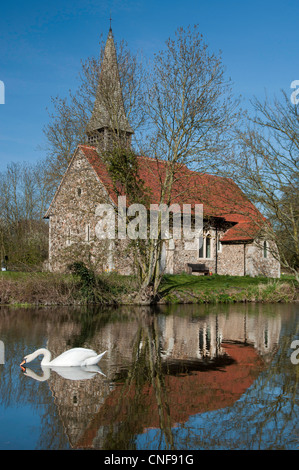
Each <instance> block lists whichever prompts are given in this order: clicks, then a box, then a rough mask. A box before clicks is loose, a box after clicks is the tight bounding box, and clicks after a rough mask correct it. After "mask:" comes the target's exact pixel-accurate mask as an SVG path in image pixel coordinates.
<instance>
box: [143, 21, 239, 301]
mask: <svg viewBox="0 0 299 470" xmlns="http://www.w3.org/2000/svg"><path fill="white" fill-rule="evenodd" d="M148 77H149V80H148V82H147V87H148V88H147V93H148V99H147V105H146V106H147V108H146V109H147V116H148V119H149V129H150V132H149V134H148V137H147V140H146V142H147V143H146V145H147V147H146V151H147V152H148V154H149V155H150V156H152V157H155V158H156V159H157V160H158V161H159V160H163V161H164V162H165V163H166V164H165V165H163V175H162V173H161V181H160V186H161V194H160V203H161V204H162V203H165V204H167V205H169V204H170V202H171V199H172V190H173V188H174V185H175V184H176V183H178V182H179V181H180V180H182V179H185V181H184V184H183V186H184V188H187V187H188V182H187V181H186V172H184V175H182V165H187V166H188V167H189V168H192V169H199V170H200V171H201V172H205V171H210V172H213V171H214V170H215V168H216V162H217V160H218V158H219V156H220V155H221V157H222V158H223V157H224V156H225V155H228V153H229V150H230V148H231V136H232V135H233V129H234V126H235V124H236V122H237V120H238V119H239V114H240V110H239V103H238V100H236V99H235V98H234V97H233V94H232V87H231V83H230V81H229V80H227V78H226V75H225V69H224V66H223V64H222V60H221V56H220V54H219V55H216V54H214V53H211V52H209V50H208V46H207V45H206V44H205V42H204V40H203V37H202V35H201V34H200V31H199V27H198V26H196V25H195V26H194V27H193V28H191V27H189V28H188V29H187V30H185V29H183V28H178V29H177V31H176V33H175V37H174V39H171V38H169V39H168V40H167V41H166V44H165V48H164V49H163V50H162V51H160V52H158V53H157V54H156V55H155V56H154V60H153V64H152V65H151V70H150V72H149V73H148ZM160 235H161V233H160V234H159V237H158V240H155V241H153V242H152V244H151V246H150V248H149V251H148V253H150V255H149V257H150V259H149V260H148V270H147V276H146V278H145V283H146V284H148V285H150V284H153V285H154V292H156V291H157V288H158V285H159V282H160V279H161V273H160V268H159V260H160V254H161V247H162V243H161V239H160Z"/></svg>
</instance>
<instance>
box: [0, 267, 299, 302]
mask: <svg viewBox="0 0 299 470" xmlns="http://www.w3.org/2000/svg"><path fill="white" fill-rule="evenodd" d="M137 289H138V287H137V283H136V280H135V279H134V277H133V276H120V275H118V274H115V273H111V274H103V275H101V276H97V277H96V278H93V279H92V282H91V280H90V278H87V279H86V278H84V277H82V276H81V277H80V276H75V275H72V274H68V275H62V274H54V273H21V272H16V273H14V272H1V273H0V305H21V306H26V305H45V306H46V305H83V304H86V303H88V302H94V303H99V304H100V303H102V304H130V303H133V302H134V300H133V299H134V296H135V294H136V292H137ZM298 292H299V290H298V283H297V282H296V281H295V279H294V278H293V277H292V276H284V277H282V278H281V279H268V278H264V277H256V278H251V277H247V276H246V277H237V276H218V275H213V276H191V275H188V274H181V275H165V276H164V277H163V279H162V282H161V285H160V290H159V302H161V303H224V302H225V303H229V302H294V301H297V300H298Z"/></svg>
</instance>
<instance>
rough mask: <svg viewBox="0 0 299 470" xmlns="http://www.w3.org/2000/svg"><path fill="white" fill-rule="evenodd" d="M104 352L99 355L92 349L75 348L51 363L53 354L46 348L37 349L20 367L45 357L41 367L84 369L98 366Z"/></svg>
mask: <svg viewBox="0 0 299 470" xmlns="http://www.w3.org/2000/svg"><path fill="white" fill-rule="evenodd" d="M106 352H107V351H104V352H103V353H101V354H97V353H96V352H95V351H93V350H92V349H85V348H74V349H69V350H68V351H65V352H64V353H62V354H60V356H58V357H56V358H55V359H53V361H51V353H50V351H49V350H48V349H46V348H41V349H37V350H36V351H34V352H33V353H32V354H28V356H25V357H24V359H23V362H21V364H20V366H21V367H22V368H23V366H24V364H27V363H28V362H31V361H33V360H34V359H35V358H36V357H38V356H40V355H43V356H44V357H43V359H42V361H41V366H46V367H47V366H49V367H52V366H56V367H84V366H92V365H95V364H97V363H98V362H99V361H100V360H101V358H102V357H103V356H104V354H106Z"/></svg>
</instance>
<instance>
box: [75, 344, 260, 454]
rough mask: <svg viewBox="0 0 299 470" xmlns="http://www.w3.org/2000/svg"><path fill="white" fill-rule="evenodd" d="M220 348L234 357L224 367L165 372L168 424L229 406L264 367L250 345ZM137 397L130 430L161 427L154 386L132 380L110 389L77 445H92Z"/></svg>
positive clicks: (127, 412) (120, 419)
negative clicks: (187, 371) (136, 410)
mask: <svg viewBox="0 0 299 470" xmlns="http://www.w3.org/2000/svg"><path fill="white" fill-rule="evenodd" d="M222 347H223V348H224V350H225V352H226V354H227V355H228V357H229V358H231V359H232V360H233V362H232V364H230V365H227V366H225V368H223V367H221V368H219V369H215V370H213V369H211V370H210V369H209V368H207V370H206V371H192V373H190V374H187V375H186V374H184V375H183V374H182V375H181V374H180V375H174V376H172V375H167V374H166V375H165V377H164V380H165V384H164V385H165V391H164V393H165V392H166V396H167V403H168V409H169V425H170V426H171V427H174V426H176V425H177V424H178V423H185V422H186V421H187V420H188V419H189V418H190V416H194V415H196V414H198V413H206V412H209V411H214V410H219V409H221V408H226V407H229V406H232V405H233V404H234V403H235V402H236V401H237V400H239V398H240V397H241V396H242V395H243V394H244V393H245V392H246V390H248V388H249V387H250V386H251V385H252V384H253V382H254V381H255V378H256V377H257V376H258V375H259V373H260V372H261V371H262V370H263V369H264V361H263V360H262V358H261V357H260V356H259V355H258V353H257V351H256V349H255V348H254V347H252V346H251V345H250V346H249V345H244V344H238V343H237V344H234V343H222ZM137 399H138V402H137V403H138V405H139V409H142V413H141V414H138V419H135V420H134V416H133V418H132V419H131V429H132V431H133V432H134V433H135V434H141V433H143V432H146V431H147V429H150V428H160V424H161V411H160V409H159V406H158V402H157V394H156V391H155V388H154V387H153V385H152V384H150V383H149V384H144V385H143V386H142V385H141V388H140V384H139V385H137V384H135V382H134V381H133V380H132V382H130V386H129V387H128V386H127V385H126V384H125V383H124V384H118V386H117V387H115V388H114V390H112V391H111V393H110V395H109V396H108V397H107V398H106V400H105V403H104V404H103V406H102V407H101V408H100V410H99V413H98V414H97V415H95V417H94V419H93V421H92V422H91V423H90V424H89V426H88V428H87V429H86V430H85V431H84V433H83V434H82V436H81V438H80V440H79V441H78V442H77V446H76V447H78V448H92V447H93V440H94V439H95V438H96V436H97V434H98V430H99V429H100V427H101V426H105V425H106V426H107V425H109V424H111V423H116V422H119V423H121V422H124V421H126V420H127V416H128V415H130V414H132V409H133V411H134V410H135V409H136V400H137ZM132 406H133V408H132ZM134 407H135V408H134ZM135 415H136V413H135ZM136 416H137V415H136Z"/></svg>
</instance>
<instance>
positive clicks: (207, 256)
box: [206, 236, 211, 258]
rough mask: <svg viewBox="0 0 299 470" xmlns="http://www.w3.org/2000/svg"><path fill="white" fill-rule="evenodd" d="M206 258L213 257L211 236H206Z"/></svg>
mask: <svg viewBox="0 0 299 470" xmlns="http://www.w3.org/2000/svg"><path fill="white" fill-rule="evenodd" d="M206 258H211V237H210V236H208V237H207V238H206Z"/></svg>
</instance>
